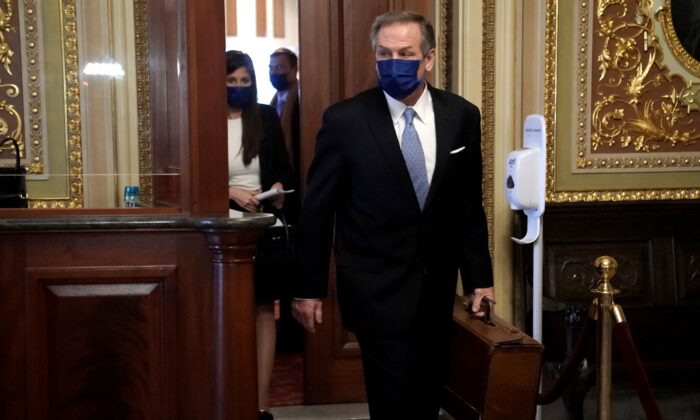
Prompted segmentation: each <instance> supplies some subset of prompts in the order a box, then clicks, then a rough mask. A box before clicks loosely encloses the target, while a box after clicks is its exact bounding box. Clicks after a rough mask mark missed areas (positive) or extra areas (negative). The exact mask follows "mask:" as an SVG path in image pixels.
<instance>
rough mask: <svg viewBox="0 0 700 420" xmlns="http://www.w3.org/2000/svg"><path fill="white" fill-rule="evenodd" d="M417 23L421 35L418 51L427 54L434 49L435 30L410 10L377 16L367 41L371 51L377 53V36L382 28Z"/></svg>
mask: <svg viewBox="0 0 700 420" xmlns="http://www.w3.org/2000/svg"><path fill="white" fill-rule="evenodd" d="M397 22H399V23H417V24H418V25H419V26H420V32H421V35H422V38H423V39H422V40H421V45H420V50H421V53H422V54H423V55H425V54H427V53H428V51H430V49H432V48H435V30H434V29H433V25H431V24H430V22H428V20H427V19H426V18H424V17H423V15H420V14H418V13H416V12H412V11H410V10H392V11H390V12H386V13H384V14H383V15H379V16H377V18H376V19H374V23H373V24H372V30H371V31H370V33H369V40H370V42H371V43H372V51H377V34H378V33H379V30H380V29H382V27H383V26H386V25H390V24H392V23H397Z"/></svg>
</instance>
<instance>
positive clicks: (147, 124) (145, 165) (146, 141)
mask: <svg viewBox="0 0 700 420" xmlns="http://www.w3.org/2000/svg"><path fill="white" fill-rule="evenodd" d="M134 27H135V31H136V34H135V39H136V100H137V112H138V136H139V174H141V175H140V176H139V188H140V199H141V201H142V202H144V203H151V202H152V201H153V175H152V174H153V149H152V143H151V138H152V132H151V85H150V67H149V61H148V54H149V50H148V48H149V45H148V2H147V0H134Z"/></svg>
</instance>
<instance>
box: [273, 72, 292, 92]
mask: <svg viewBox="0 0 700 420" xmlns="http://www.w3.org/2000/svg"><path fill="white" fill-rule="evenodd" d="M270 83H272V86H274V87H275V89H277V90H287V88H288V87H289V80H287V73H283V74H274V73H270Z"/></svg>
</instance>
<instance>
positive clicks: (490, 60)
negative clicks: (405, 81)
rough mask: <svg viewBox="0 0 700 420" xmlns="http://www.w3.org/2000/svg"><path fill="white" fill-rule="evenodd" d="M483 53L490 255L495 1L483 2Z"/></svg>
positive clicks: (491, 243) (483, 150)
mask: <svg viewBox="0 0 700 420" xmlns="http://www.w3.org/2000/svg"><path fill="white" fill-rule="evenodd" d="M482 8H483V9H482V19H483V21H482V27H483V37H482V41H481V42H482V50H481V51H482V52H481V67H482V69H481V74H482V84H483V85H482V86H483V88H482V95H481V98H482V99H481V154H482V161H483V167H484V168H483V174H484V178H483V182H482V183H483V195H484V211H485V212H486V220H487V222H488V226H489V250H490V251H491V255H493V247H494V238H493V229H494V227H493V226H494V219H495V214H494V213H495V211H496V210H495V205H494V180H493V173H494V169H495V164H494V149H493V144H494V136H495V120H494V113H495V104H494V101H493V97H494V91H495V86H496V85H495V80H494V74H495V63H496V57H495V54H494V51H495V49H496V36H495V28H496V1H495V0H483V3H482Z"/></svg>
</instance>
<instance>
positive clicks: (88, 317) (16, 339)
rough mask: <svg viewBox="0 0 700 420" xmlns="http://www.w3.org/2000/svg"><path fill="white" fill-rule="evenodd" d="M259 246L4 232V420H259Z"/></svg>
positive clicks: (249, 241) (161, 235)
mask: <svg viewBox="0 0 700 420" xmlns="http://www.w3.org/2000/svg"><path fill="white" fill-rule="evenodd" d="M258 235H259V231H258V230H245V231H229V232H216V231H207V232H197V231H190V230H173V231H139V230H134V231H92V232H90V231H75V232H69V231H56V232H33V233H32V232H18V233H16V234H10V233H0V293H2V302H3V304H2V305H0V369H2V375H0V418H2V419H6V418H7V419H17V420H21V419H39V418H52V419H71V420H73V419H93V418H129V419H158V418H173V419H175V418H182V419H194V418H206V419H245V420H253V419H255V418H257V416H256V411H257V392H256V389H257V388H256V383H257V377H256V368H255V320H254V301H253V281H252V256H253V254H254V249H255V241H256V239H257V237H258ZM207 238H209V239H210V240H207ZM211 238H215V239H211Z"/></svg>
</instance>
